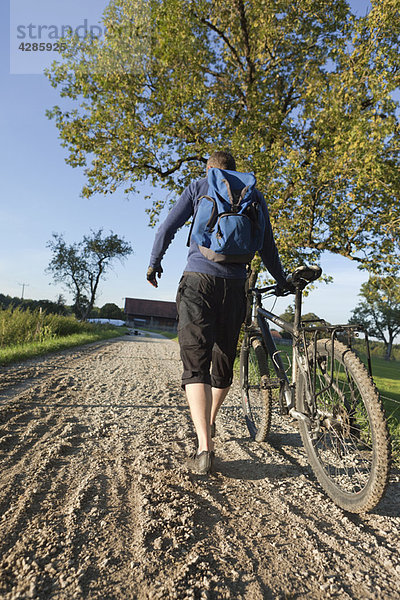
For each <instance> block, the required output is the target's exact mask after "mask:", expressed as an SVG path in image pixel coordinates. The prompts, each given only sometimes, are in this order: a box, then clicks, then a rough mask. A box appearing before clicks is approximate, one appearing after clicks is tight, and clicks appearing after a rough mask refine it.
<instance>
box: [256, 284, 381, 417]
mask: <svg viewBox="0 0 400 600" xmlns="http://www.w3.org/2000/svg"><path fill="white" fill-rule="evenodd" d="M272 289H273V288H272V287H271V288H265V291H268V290H272ZM254 294H255V315H254V316H255V317H256V319H257V325H258V327H259V329H260V331H261V335H262V337H263V340H264V344H265V347H266V349H267V352H268V354H269V355H270V357H271V361H272V364H273V367H274V370H275V373H276V376H277V378H278V380H279V388H280V393H279V404H280V409H281V413H282V414H290V415H291V416H293V417H295V418H297V419H302V420H307V421H308V417H307V416H306V415H303V414H302V413H300V412H299V411H297V410H296V395H295V392H296V383H297V381H298V371H299V369H301V370H302V372H303V375H304V376H305V378H306V381H307V382H308V387H309V390H310V392H311V395H312V396H313V397H317V396H318V395H320V394H322V393H324V392H325V391H326V390H327V389H328V388H329V387H330V386H331V385H332V382H333V377H334V373H333V362H332V371H331V373H330V380H329V381H328V382H327V385H326V388H324V389H322V390H319V391H318V392H317V393H315V389H316V385H315V381H316V356H315V355H314V357H313V361H312V365H313V366H312V367H310V357H309V355H308V353H307V352H305V349H306V347H307V340H306V334H313V337H314V344H313V347H314V353H316V347H317V344H316V341H317V337H318V334H321V333H325V334H330V338H331V343H332V355H333V352H334V343H335V339H336V337H337V334H338V333H341V332H348V333H350V332H355V331H359V332H361V331H362V332H363V333H364V334H365V340H366V347H367V359H368V370H369V373H370V375H372V370H371V357H370V351H369V342H368V335H367V332H366V331H365V329H364V328H363V327H361V326H359V325H333V326H331V325H327V324H326V323H325V321H323V320H322V319H320V320H319V321H322V322H323V323H325V324H323V325H320V326H316V325H314V326H305V325H302V323H301V307H302V290H301V289H300V288H299V287H298V288H297V289H296V294H295V311H294V323H293V324H292V323H289V322H287V321H284V320H283V319H281V318H280V317H278V316H277V315H275V314H274V313H273V312H271V311H269V310H266V309H265V308H264V307H263V306H262V303H261V294H262V292H261V291H259V290H257V289H254ZM268 321H271V322H272V323H274V324H275V325H277V326H278V327H280V328H281V329H283V330H284V331H286V332H288V333H289V334H290V335H291V336H292V377H291V381H289V378H288V376H287V373H286V370H285V367H284V365H283V362H282V359H281V357H280V350H278V349H277V347H276V344H275V341H274V339H273V337H272V335H271V330H270V327H269V323H268ZM313 322H314V323H316V322H317V321H313ZM301 344H302V345H303V348H304V352H303V353H300V351H299V348H300V345H301Z"/></svg>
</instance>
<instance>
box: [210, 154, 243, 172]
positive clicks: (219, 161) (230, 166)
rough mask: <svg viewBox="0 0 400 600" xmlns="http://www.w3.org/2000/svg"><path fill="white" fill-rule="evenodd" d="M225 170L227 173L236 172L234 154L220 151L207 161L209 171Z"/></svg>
mask: <svg viewBox="0 0 400 600" xmlns="http://www.w3.org/2000/svg"><path fill="white" fill-rule="evenodd" d="M212 168H216V169H225V170H226V171H236V163H235V159H234V158H233V156H232V154H229V152H224V151H223V150H219V151H218V152H213V154H211V156H210V158H209V159H208V161H207V169H212Z"/></svg>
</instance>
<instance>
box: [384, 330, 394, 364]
mask: <svg viewBox="0 0 400 600" xmlns="http://www.w3.org/2000/svg"><path fill="white" fill-rule="evenodd" d="M392 347H393V337H392V336H390V337H389V341H388V342H387V344H386V353H385V360H390V357H391V356H392Z"/></svg>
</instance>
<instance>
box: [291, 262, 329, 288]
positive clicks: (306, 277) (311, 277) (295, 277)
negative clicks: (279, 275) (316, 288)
mask: <svg viewBox="0 0 400 600" xmlns="http://www.w3.org/2000/svg"><path fill="white" fill-rule="evenodd" d="M321 275H322V269H321V267H318V266H317V265H310V266H306V265H302V266H301V267H297V268H296V269H295V270H294V271H293V273H292V274H291V275H290V276H289V277H288V280H289V281H291V283H293V285H298V284H299V283H302V282H303V283H304V282H305V281H306V282H307V283H310V282H311V281H315V280H316V279H318V278H319V277H321Z"/></svg>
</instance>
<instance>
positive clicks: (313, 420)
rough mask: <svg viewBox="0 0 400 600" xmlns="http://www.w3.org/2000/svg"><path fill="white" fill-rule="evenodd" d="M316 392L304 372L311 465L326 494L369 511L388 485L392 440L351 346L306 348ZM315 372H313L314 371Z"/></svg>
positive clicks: (300, 397) (323, 343)
mask: <svg viewBox="0 0 400 600" xmlns="http://www.w3.org/2000/svg"><path fill="white" fill-rule="evenodd" d="M308 352H309V361H310V366H311V369H310V371H311V374H312V373H313V370H314V363H315V375H316V378H315V394H314V397H313V398H312V397H311V394H310V392H309V386H307V384H306V382H305V380H304V375H303V376H300V380H299V385H298V388H297V389H298V393H297V405H298V408H299V410H300V411H301V412H303V413H305V414H306V415H308V417H309V422H305V421H299V428H300V433H301V437H302V440H303V443H304V446H305V449H306V451H307V455H308V459H309V462H310V465H311V467H312V469H313V471H314V473H315V475H316V477H317V479H318V481H319V483H320V484H321V486H322V487H323V488H324V490H325V491H326V493H327V494H328V495H329V496H330V497H331V498H332V500H333V501H334V502H335V503H336V504H337V505H338V506H340V507H341V508H343V509H345V510H347V511H349V512H354V513H360V512H366V511H368V510H371V509H372V508H374V507H375V506H376V505H377V504H378V502H379V501H380V500H381V498H382V496H383V494H384V492H385V489H386V487H387V484H388V479H389V470H390V441H389V434H388V430H387V426H386V419H385V415H384V410H383V407H382V404H381V401H380V398H379V394H378V391H377V389H376V387H375V385H374V383H373V381H372V379H371V377H370V376H369V373H368V371H367V370H366V368H365V367H364V365H363V364H362V363H361V361H360V360H359V359H358V358H357V356H356V355H355V354H354V352H352V351H351V350H350V349H349V348H348V347H347V346H345V345H344V344H342V343H341V342H337V341H335V343H334V349H333V353H332V342H331V340H327V339H325V340H319V341H318V342H317V347H316V351H315V349H314V346H310V347H309V349H308ZM311 376H312V375H311Z"/></svg>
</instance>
